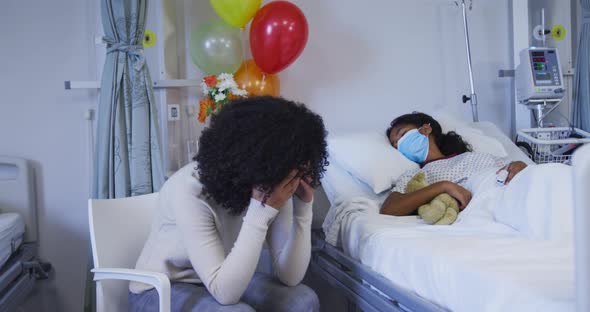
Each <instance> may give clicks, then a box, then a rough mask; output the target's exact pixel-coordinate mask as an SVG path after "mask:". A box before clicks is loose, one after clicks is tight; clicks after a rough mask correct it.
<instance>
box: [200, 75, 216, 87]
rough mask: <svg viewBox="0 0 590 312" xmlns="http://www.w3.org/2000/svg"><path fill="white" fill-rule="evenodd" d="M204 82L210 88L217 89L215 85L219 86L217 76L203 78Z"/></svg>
mask: <svg viewBox="0 0 590 312" xmlns="http://www.w3.org/2000/svg"><path fill="white" fill-rule="evenodd" d="M203 81H205V84H206V85H207V87H209V88H211V87H215V85H217V77H216V76H215V75H210V76H207V77H205V78H203Z"/></svg>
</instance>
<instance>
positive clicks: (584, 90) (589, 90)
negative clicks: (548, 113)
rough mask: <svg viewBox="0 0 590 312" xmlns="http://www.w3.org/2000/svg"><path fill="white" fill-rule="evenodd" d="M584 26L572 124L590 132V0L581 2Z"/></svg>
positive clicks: (577, 66) (577, 60)
mask: <svg viewBox="0 0 590 312" xmlns="http://www.w3.org/2000/svg"><path fill="white" fill-rule="evenodd" d="M580 4H581V7H582V14H581V16H582V18H583V20H582V25H581V27H580V37H579V44H578V56H577V59H576V72H575V74H574V90H573V91H574V100H573V109H572V123H573V125H574V126H575V127H577V128H580V129H582V130H585V131H590V0H580Z"/></svg>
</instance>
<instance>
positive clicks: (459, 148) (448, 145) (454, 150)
mask: <svg viewBox="0 0 590 312" xmlns="http://www.w3.org/2000/svg"><path fill="white" fill-rule="evenodd" d="M425 124H430V127H432V136H434V142H435V143H436V146H438V148H439V149H440V152H441V153H443V155H445V156H450V155H453V154H463V153H465V152H471V151H472V148H471V145H469V143H467V142H465V140H463V138H462V137H461V136H460V135H458V134H457V133H456V132H454V131H449V132H447V133H442V128H441V126H440V124H439V123H438V121H436V119H434V118H432V116H430V115H427V114H424V113H418V112H414V113H411V114H405V115H401V116H399V117H397V118H396V119H394V120H393V121H392V122H391V124H390V125H389V128H387V130H386V131H385V135H386V136H387V137H388V138H389V135H390V134H391V130H393V128H394V127H396V126H404V125H412V126H416V127H422V126H423V125H425Z"/></svg>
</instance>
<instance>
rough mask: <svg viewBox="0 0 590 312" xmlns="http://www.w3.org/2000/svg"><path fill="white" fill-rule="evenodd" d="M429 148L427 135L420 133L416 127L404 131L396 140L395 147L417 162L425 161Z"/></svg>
mask: <svg viewBox="0 0 590 312" xmlns="http://www.w3.org/2000/svg"><path fill="white" fill-rule="evenodd" d="M429 148H430V144H429V143H428V137H427V136H425V135H424V134H422V133H420V131H418V129H412V130H410V131H408V132H406V133H405V134H404V135H403V136H402V137H401V138H400V139H399V140H398V142H397V149H398V150H399V151H400V153H402V155H404V156H406V158H407V159H409V160H411V161H413V162H416V163H419V164H420V163H423V162H424V161H426V156H428V149H429Z"/></svg>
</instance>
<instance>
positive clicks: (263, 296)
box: [129, 273, 320, 312]
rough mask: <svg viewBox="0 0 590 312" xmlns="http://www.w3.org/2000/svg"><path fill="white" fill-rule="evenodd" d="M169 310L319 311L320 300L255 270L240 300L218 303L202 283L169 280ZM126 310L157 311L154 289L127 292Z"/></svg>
mask: <svg viewBox="0 0 590 312" xmlns="http://www.w3.org/2000/svg"><path fill="white" fill-rule="evenodd" d="M171 301H172V302H171V306H172V307H171V311H172V312H194V311H199V312H209V311H223V312H251V311H277V312H308V311H312V312H318V311H319V310H320V301H319V299H318V296H317V295H316V293H315V292H314V291H313V290H312V289H311V288H309V287H307V286H305V285H303V284H299V285H297V286H295V287H288V286H285V285H283V284H282V283H281V282H279V281H278V280H277V279H276V278H274V277H271V276H270V275H267V274H264V273H256V274H254V277H253V278H252V280H251V281H250V284H249V285H248V288H247V289H246V292H244V295H242V299H241V301H240V302H239V303H237V304H233V305H221V304H219V303H218V302H217V301H216V300H215V298H213V296H211V294H209V292H208V291H207V289H206V288H205V286H203V285H197V284H189V283H172V293H171ZM129 311H131V312H139V311H141V312H151V311H154V312H156V311H158V292H157V291H156V290H155V289H151V290H148V291H145V292H143V293H141V294H134V293H131V292H130V293H129Z"/></svg>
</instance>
